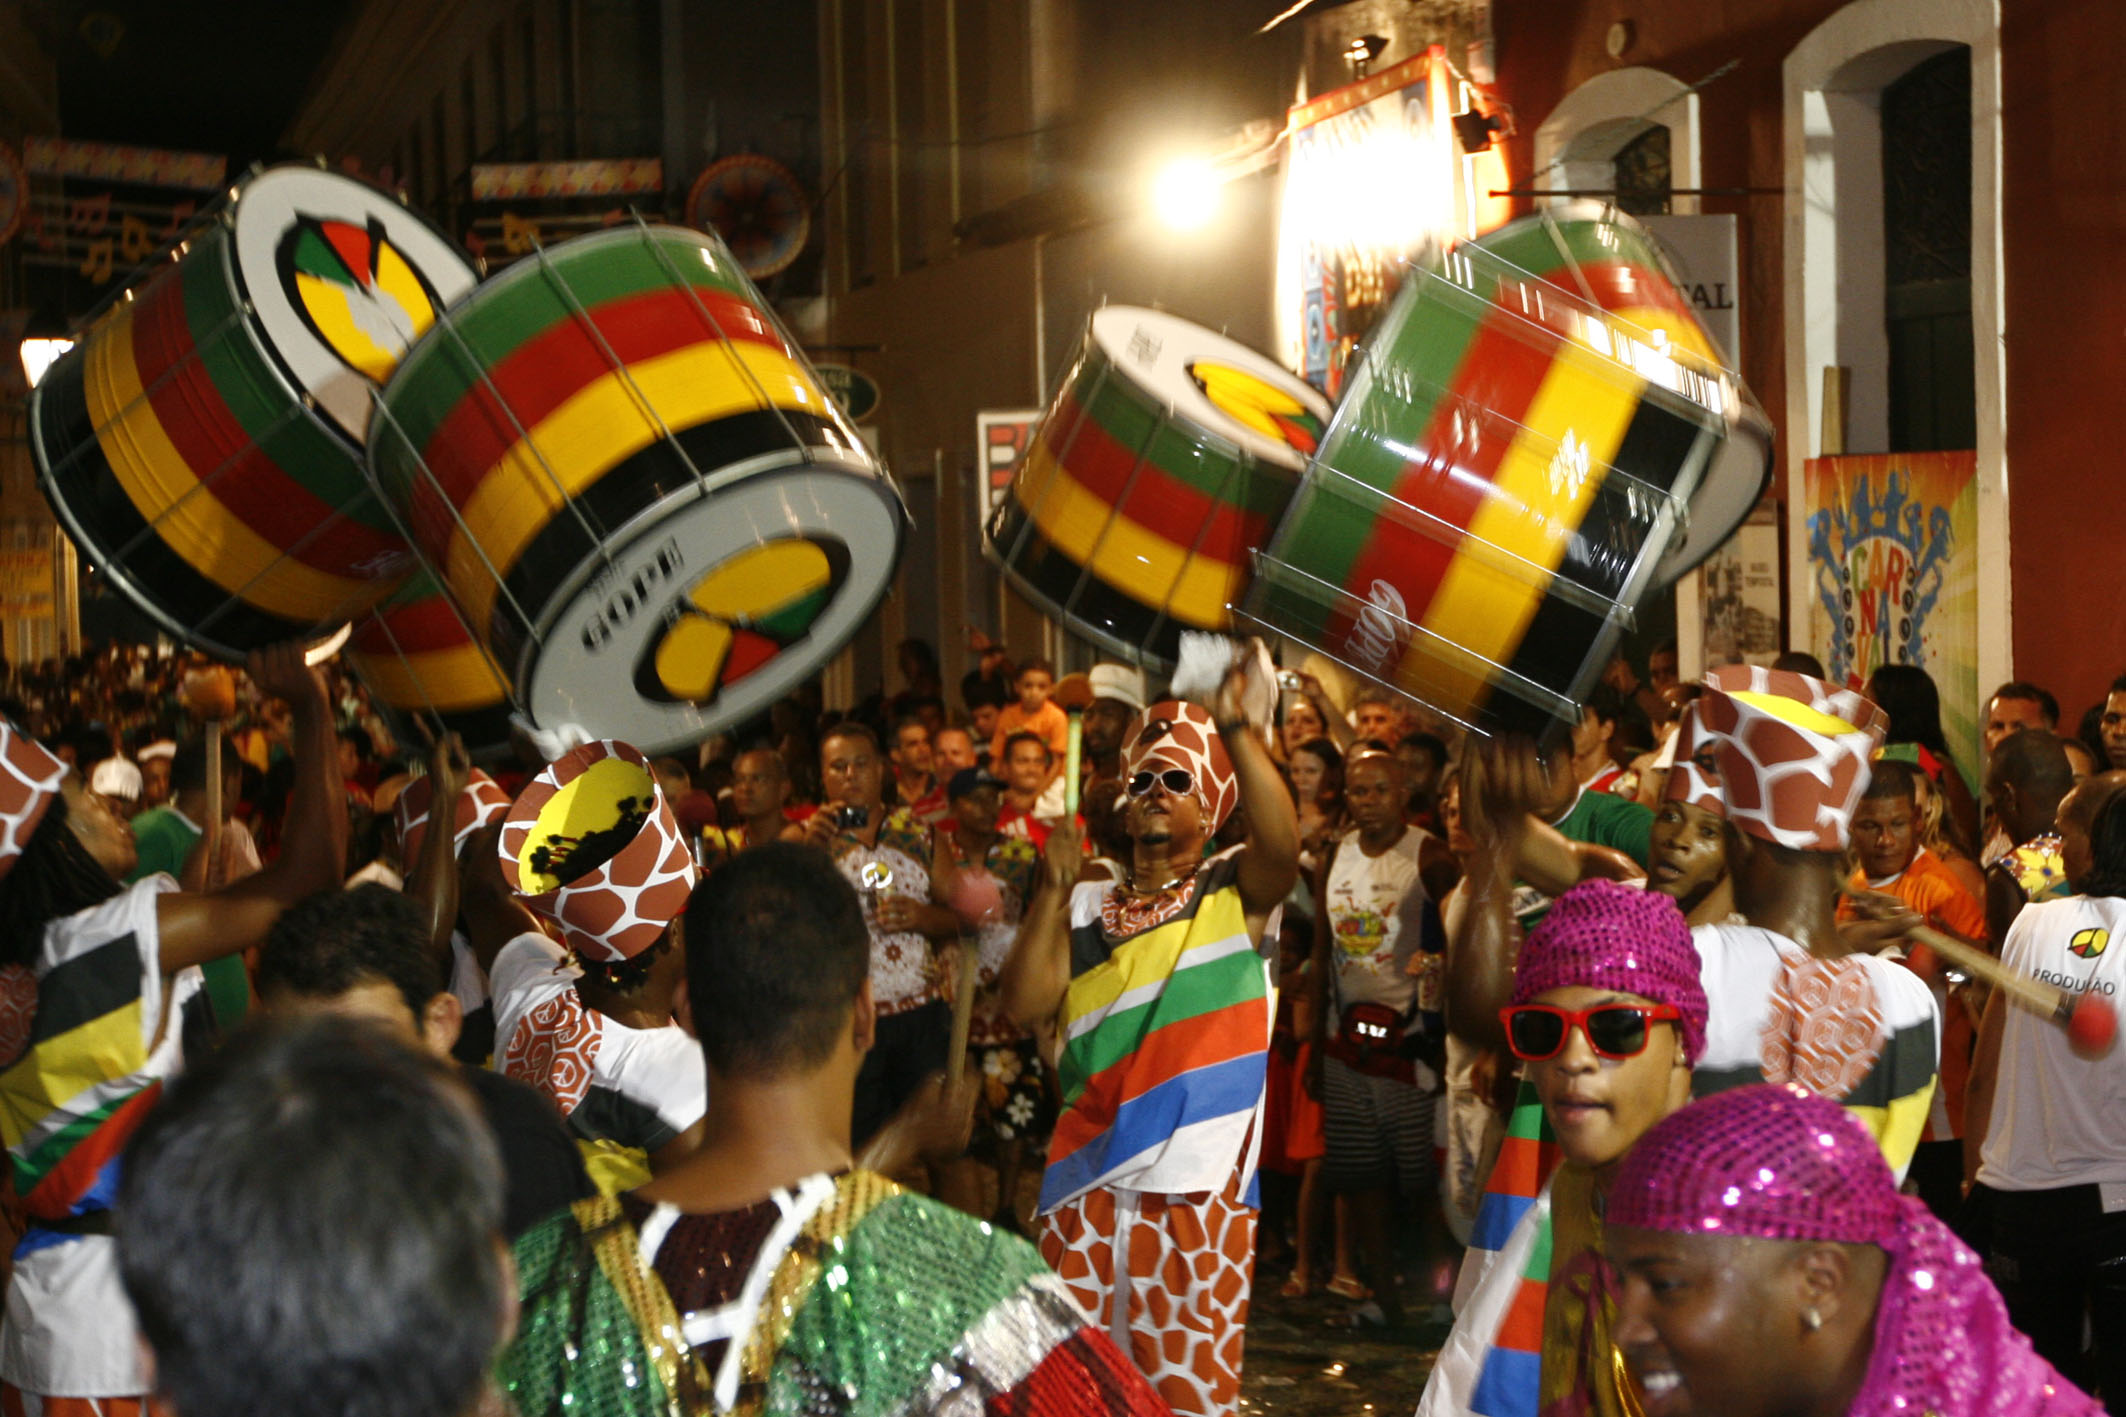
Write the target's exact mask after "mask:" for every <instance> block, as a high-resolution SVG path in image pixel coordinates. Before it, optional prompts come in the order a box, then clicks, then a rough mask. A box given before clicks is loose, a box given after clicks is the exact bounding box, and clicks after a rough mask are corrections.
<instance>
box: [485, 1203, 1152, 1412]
mask: <svg viewBox="0 0 2126 1417" xmlns="http://www.w3.org/2000/svg"><path fill="white" fill-rule="evenodd" d="M516 1256H517V1267H518V1276H519V1289H520V1295H521V1304H522V1315H521V1318H520V1320H519V1324H518V1334H517V1338H516V1339H515V1341H514V1342H513V1343H512V1344H511V1345H510V1347H509V1349H508V1350H507V1351H506V1352H505V1353H504V1355H503V1357H502V1359H501V1362H500V1364H499V1377H500V1380H501V1382H502V1385H503V1387H504V1388H505V1390H507V1391H508V1392H509V1394H510V1396H511V1399H512V1401H513V1403H514V1405H515V1408H516V1411H517V1412H518V1413H519V1414H520V1417H638V1414H639V1415H640V1417H650V1414H685V1415H686V1417H692V1414H695V1413H709V1412H715V1411H718V1410H720V1407H719V1404H718V1402H717V1401H716V1396H715V1389H716V1377H717V1374H716V1373H715V1372H713V1371H710V1370H709V1369H708V1368H707V1366H706V1365H704V1364H703V1363H702V1362H700V1361H699V1360H698V1358H697V1357H696V1355H695V1354H694V1353H693V1352H692V1351H690V1350H689V1348H688V1346H687V1343H686V1340H685V1337H684V1325H683V1323H682V1319H681V1316H680V1315H679V1314H678V1313H677V1312H676V1311H675V1310H674V1309H673V1307H672V1303H671V1300H670V1298H669V1296H668V1295H667V1294H666V1292H665V1289H664V1286H663V1285H662V1283H660V1282H659V1281H658V1279H657V1277H656V1275H655V1274H654V1272H653V1271H651V1269H650V1268H649V1267H648V1265H647V1264H646V1263H645V1262H644V1261H643V1260H642V1258H641V1255H640V1236H639V1234H638V1232H637V1231H636V1229H635V1227H634V1226H633V1225H631V1224H629V1223H628V1221H627V1219H626V1218H625V1217H624V1215H623V1214H622V1211H621V1208H620V1205H619V1203H618V1202H617V1201H614V1200H610V1199H605V1198H598V1199H593V1200H588V1201H583V1202H580V1203H579V1204H577V1205H576V1206H575V1207H574V1208H573V1209H572V1210H570V1211H566V1212H563V1213H561V1214H558V1215H556V1216H554V1217H553V1218H552V1219H550V1220H548V1221H546V1222H545V1223H543V1224H541V1225H539V1226H537V1227H535V1228H533V1229H532V1230H530V1231H527V1232H526V1233H525V1234H524V1235H523V1236H522V1237H521V1238H520V1239H519V1240H518V1241H517V1246H516ZM757 1277H758V1278H765V1279H766V1284H765V1290H764V1293H763V1294H762V1298H761V1302H760V1304H759V1307H758V1310H757V1313H756V1315H755V1316H754V1318H753V1321H752V1324H751V1326H750V1328H749V1329H748V1330H746V1331H745V1333H744V1335H743V1344H744V1346H743V1349H742V1350H741V1356H740V1358H739V1359H738V1360H736V1361H737V1382H736V1385H735V1389H734V1390H733V1397H734V1400H733V1402H732V1404H731V1410H733V1411H737V1412H741V1413H776V1414H782V1413H789V1414H800V1413H804V1414H812V1413H817V1414H829V1413H833V1414H848V1417H886V1414H892V1413H904V1412H906V1413H922V1412H929V1411H933V1410H936V1409H937V1408H938V1407H939V1406H940V1405H942V1404H945V1403H947V1402H948V1401H949V1402H950V1404H951V1405H952V1406H953V1407H954V1408H955V1410H960V1411H974V1410H977V1408H978V1407H979V1408H985V1409H987V1410H988V1411H990V1412H993V1413H998V1414H1002V1413H1012V1414H1019V1413H1024V1414H1029V1417H1039V1414H1046V1413H1062V1412H1088V1413H1089V1412H1103V1413H1106V1412H1122V1413H1146V1414H1149V1413H1154V1412H1161V1411H1164V1410H1165V1409H1164V1407H1163V1406H1162V1405H1161V1404H1160V1403H1159V1401H1158V1399H1157V1398H1156V1397H1155V1396H1154V1395H1153V1394H1152V1392H1151V1390H1150V1388H1149V1387H1148V1386H1146V1384H1145V1383H1144V1380H1143V1379H1142V1378H1141V1377H1140V1376H1139V1375H1138V1374H1137V1373H1136V1372H1135V1370H1134V1369H1132V1368H1130V1367H1129V1365H1128V1363H1127V1361H1126V1360H1124V1359H1123V1358H1122V1356H1121V1355H1120V1354H1119V1353H1118V1352H1117V1351H1116V1350H1115V1349H1114V1347H1113V1345H1112V1344H1110V1343H1108V1341H1107V1340H1106V1339H1105V1338H1104V1337H1102V1336H1100V1335H1098V1334H1095V1333H1093V1332H1091V1331H1090V1330H1087V1329H1086V1328H1085V1327H1084V1321H1083V1319H1082V1317H1081V1316H1080V1315H1079V1313H1078V1311H1077V1309H1076V1308H1075V1307H1074V1306H1073V1305H1072V1304H1071V1302H1070V1299H1069V1297H1068V1295H1067V1294H1066V1293H1065V1292H1064V1290H1063V1287H1062V1283H1061V1281H1060V1280H1058V1279H1057V1278H1056V1277H1055V1275H1054V1274H1052V1273H1050V1272H1049V1270H1048V1269H1047V1267H1046V1266H1044V1265H1043V1264H1042V1263H1041V1259H1040V1256H1039V1255H1038V1254H1036V1253H1035V1251H1034V1250H1033V1248H1032V1247H1031V1246H1030V1245H1028V1244H1026V1242H1024V1241H1023V1240H1020V1239H1018V1238H1016V1237H1014V1236H1010V1235H1006V1234H1003V1233H1002V1232H999V1231H997V1230H994V1229H992V1228H991V1227H989V1226H988V1225H985V1224H982V1223H980V1222H978V1221H976V1220H974V1219H972V1218H970V1217H968V1216H966V1215H963V1214H961V1213H960V1212H958V1211H955V1210H952V1209H950V1208H948V1207H946V1206H942V1205H939V1204H937V1203H936V1202H933V1201H931V1200H928V1199H926V1198H924V1197H922V1196H917V1195H912V1194H909V1193H908V1192H905V1191H902V1190H901V1189H900V1188H899V1187H897V1186H895V1185H894V1184H893V1183H892V1182H890V1181H887V1180H885V1179H884V1178H883V1177H879V1176H875V1175H872V1174H870V1173H868V1172H861V1171H859V1172H852V1173H850V1174H849V1175H846V1176H843V1177H841V1178H840V1179H839V1180H837V1181H835V1182H833V1183H832V1193H831V1195H830V1196H828V1197H827V1198H826V1200H825V1202H824V1203H823V1204H821V1205H820V1206H819V1208H818V1209H817V1210H815V1211H814V1212H813V1213H812V1214H811V1215H810V1217H809V1218H808V1219H807V1220H806V1221H805V1223H804V1224H803V1226H802V1228H801V1229H800V1230H799V1231H798V1233H797V1236H796V1238H795V1239H794V1240H793V1241H792V1242H791V1243H790V1244H789V1245H788V1247H787V1248H786V1249H784V1250H783V1251H782V1253H781V1254H780V1256H779V1258H778V1257H777V1256H774V1255H764V1256H763V1257H762V1258H761V1259H760V1260H759V1261H758V1266H757ZM970 1404H971V1405H970Z"/></svg>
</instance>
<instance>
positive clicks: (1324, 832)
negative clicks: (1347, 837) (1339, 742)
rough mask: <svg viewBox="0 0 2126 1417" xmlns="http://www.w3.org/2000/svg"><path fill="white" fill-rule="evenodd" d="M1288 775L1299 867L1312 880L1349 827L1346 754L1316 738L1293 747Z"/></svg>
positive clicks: (1327, 742)
mask: <svg viewBox="0 0 2126 1417" xmlns="http://www.w3.org/2000/svg"><path fill="white" fill-rule="evenodd" d="M1374 751H1376V752H1377V751H1379V750H1378V749H1375V750H1374ZM1285 776H1286V778H1287V779H1289V780H1290V782H1291V784H1292V804H1293V806H1294V808H1295V809H1296V810H1297V812H1298V816H1299V868H1300V871H1301V872H1302V873H1303V875H1304V876H1305V877H1306V878H1308V879H1311V878H1312V877H1313V876H1314V875H1315V873H1316V872H1317V871H1318V870H1319V868H1320V866H1321V863H1322V862H1323V861H1325V860H1327V859H1328V851H1329V848H1330V847H1331V846H1333V845H1334V844H1335V842H1336V839H1337V837H1339V836H1340V835H1342V833H1343V829H1344V826H1345V820H1344V759H1343V754H1341V753H1339V752H1337V751H1336V745H1335V744H1334V743H1331V742H1330V741H1329V740H1328V739H1326V738H1315V739H1312V740H1311V741H1309V742H1306V743H1302V744H1300V745H1299V747H1297V748H1295V749H1293V750H1292V752H1291V754H1290V756H1289V759H1288V761H1287V763H1286V765H1285Z"/></svg>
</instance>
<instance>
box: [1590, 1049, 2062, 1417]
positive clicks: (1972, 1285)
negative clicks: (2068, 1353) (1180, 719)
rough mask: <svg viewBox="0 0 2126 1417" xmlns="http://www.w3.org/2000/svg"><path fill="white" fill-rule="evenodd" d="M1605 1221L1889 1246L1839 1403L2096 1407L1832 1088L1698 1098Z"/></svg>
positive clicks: (2032, 1409) (1628, 1182) (1956, 1416)
mask: <svg viewBox="0 0 2126 1417" xmlns="http://www.w3.org/2000/svg"><path fill="white" fill-rule="evenodd" d="M1607 1220H1608V1224H1609V1226H1610V1228H1611V1229H1612V1230H1614V1229H1615V1228H1616V1227H1619V1226H1623V1227H1626V1228H1630V1229H1634V1230H1655V1231H1662V1232H1666V1233H1669V1234H1680V1235H1741V1236H1751V1237H1756V1238H1759V1239H1769V1240H1818V1241H1828V1242H1832V1243H1837V1244H1848V1245H1874V1246H1877V1247H1878V1248H1880V1249H1881V1250H1883V1251H1884V1253H1885V1254H1887V1255H1888V1256H1889V1269H1888V1272H1887V1273H1886V1274H1885V1275H1884V1276H1883V1283H1882V1299H1881V1302H1880V1305H1879V1307H1878V1309H1877V1312H1876V1318H1875V1337H1874V1343H1875V1348H1874V1352H1873V1355H1872V1356H1871V1357H1870V1359H1869V1361H1868V1372H1867V1377H1866V1378H1865V1380H1863V1382H1862V1384H1861V1389H1860V1392H1859V1394H1858V1396H1857V1397H1856V1398H1855V1399H1854V1401H1853V1404H1852V1406H1851V1407H1849V1408H1847V1409H1846V1411H1847V1414H1848V1417H1910V1414H1912V1413H1917V1412H1932V1413H1937V1414H1940V1417H1982V1415H1983V1417H1994V1414H1999V1417H2010V1414H2013V1417H2027V1414H2034V1413H2044V1414H2055V1413H2090V1414H2094V1413H2097V1412H2100V1411H2102V1408H2100V1407H2099V1406H2098V1405H2097V1403H2096V1402H2095V1401H2094V1400H2092V1399H2091V1398H2089V1397H2087V1396H2086V1395H2084V1394H2083V1393H2081V1392H2080V1391H2078V1390H2077V1389H2076V1388H2075V1387H2074V1386H2073V1385H2071V1384H2070V1383H2068V1381H2067V1380H2066V1379H2065V1378H2063V1377H2061V1376H2060V1375H2059V1374H2058V1373H2057V1372H2055V1371H2053V1369H2052V1367H2051V1366H2050V1365H2049V1364H2047V1363H2046V1362H2045V1361H2044V1360H2043V1359H2041V1358H2039V1357H2038V1356H2037V1354H2036V1353H2034V1352H2032V1351H2031V1348H2030V1340H2029V1339H2027V1338H2025V1337H2023V1335H2022V1334H2020V1333H2017V1332H2016V1331H2015V1329H2014V1327H2013V1326H2011V1325H2010V1324H2009V1322H2008V1310H2007V1306H2006V1305H2005V1304H2003V1303H2002V1302H2001V1297H2000V1294H1999V1292H1998V1291H1997V1290H1995V1289H1994V1287H1993V1283H1992V1281H1991V1280H1989V1279H1987V1278H1986V1275H1985V1271H1984V1269H1983V1268H1982V1267H1981V1265H1980V1261H1979V1258H1978V1256H1977V1255H1975V1254H1973V1253H1972V1252H1971V1251H1970V1250H1969V1249H1967V1248H1966V1247H1965V1246H1964V1244H1963V1242H1962V1241H1960V1240H1958V1239H1957V1238H1956V1236H1955V1235H1954V1234H1953V1233H1951V1232H1950V1230H1949V1228H1948V1227H1947V1226H1945V1225H1943V1224H1942V1223H1941V1222H1940V1221H1939V1220H1936V1219H1935V1218H1934V1216H1933V1214H1932V1213H1931V1212H1929V1211H1928V1210H1927V1207H1926V1205H1925V1204H1924V1203H1923V1202H1921V1201H1920V1200H1919V1199H1917V1198H1916V1197H1912V1196H1901V1195H1899V1194H1898V1192H1897V1182H1896V1181H1895V1179H1893V1178H1892V1176H1891V1175H1890V1168H1889V1167H1888V1166H1887V1165H1886V1164H1885V1163H1884V1161H1883V1159H1882V1150H1881V1148H1880V1146H1879V1145H1878V1144H1877V1143H1876V1141H1875V1139H1874V1138H1873V1137H1872V1136H1870V1135H1869V1134H1868V1130H1867V1128H1866V1127H1864V1126H1862V1125H1861V1123H1860V1122H1859V1121H1858V1120H1856V1119H1855V1118H1854V1117H1853V1116H1852V1114H1851V1113H1849V1112H1847V1111H1846V1110H1845V1109H1844V1108H1843V1107H1840V1106H1839V1105H1838V1104H1837V1103H1836V1102H1833V1101H1831V1100H1829V1099H1828V1098H1823V1097H1819V1096H1817V1095H1815V1094H1814V1093H1811V1092H1808V1091H1807V1090H1805V1089H1803V1088H1800V1087H1795V1086H1792V1085H1786V1086H1774V1085H1771V1084H1758V1085H1755V1086H1751V1087H1740V1088H1735V1089H1733V1090H1731V1091H1728V1092H1722V1093H1717V1094H1715V1095H1713V1096H1711V1097H1708V1098H1706V1099H1705V1100H1703V1101H1701V1102H1693V1103H1691V1104H1690V1105H1688V1106H1686V1107H1684V1108H1683V1109H1682V1110H1681V1111H1679V1112H1675V1113H1672V1114H1671V1115H1669V1116H1668V1117H1667V1118H1665V1119H1663V1120H1662V1121H1660V1122H1659V1123H1657V1124H1655V1126H1654V1127H1653V1129H1652V1130H1650V1131H1648V1132H1647V1133H1646V1135H1645V1136H1643V1137H1641V1138H1640V1139H1639V1143H1638V1145H1636V1146H1634V1147H1633V1148H1632V1149H1631V1151H1630V1153H1629V1154H1628V1155H1626V1157H1625V1158H1624V1165H1623V1167H1622V1168H1621V1169H1620V1170H1619V1172H1618V1175H1617V1179H1616V1184H1615V1185H1614V1186H1613V1187H1612V1188H1611V1190H1610V1194H1609V1211H1608V1217H1607Z"/></svg>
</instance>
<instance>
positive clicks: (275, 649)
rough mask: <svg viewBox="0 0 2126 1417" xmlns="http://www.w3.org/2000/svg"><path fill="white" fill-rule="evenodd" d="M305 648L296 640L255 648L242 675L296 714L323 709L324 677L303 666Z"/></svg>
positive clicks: (324, 701) (326, 702)
mask: <svg viewBox="0 0 2126 1417" xmlns="http://www.w3.org/2000/svg"><path fill="white" fill-rule="evenodd" d="M306 649H307V646H305V645H303V644H302V643H301V642H300V641H296V640H285V641H283V642H282V643H280V644H275V645H267V646H266V647H265V648H264V649H255V650H253V651H251V657H250V659H249V660H248V661H247V662H246V663H245V665H244V669H245V672H247V673H248V674H250V676H251V682H252V683H254V684H256V685H258V687H259V688H260V689H261V690H263V691H264V692H266V693H268V694H271V695H272V696H273V697H274V698H277V699H286V700H287V701H288V703H289V704H290V705H291V706H293V707H294V708H296V709H297V710H298V711H300V710H302V709H304V708H310V709H318V708H323V707H326V706H327V704H328V700H327V699H326V697H325V678H324V676H323V675H322V674H320V673H318V672H317V670H315V669H313V668H311V667H310V666H309V665H308V664H306V663H304V661H303V655H304V653H305V651H306Z"/></svg>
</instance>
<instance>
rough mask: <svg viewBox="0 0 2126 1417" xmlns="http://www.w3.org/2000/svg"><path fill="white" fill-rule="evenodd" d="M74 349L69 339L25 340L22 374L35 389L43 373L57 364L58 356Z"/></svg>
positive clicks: (23, 343) (23, 344)
mask: <svg viewBox="0 0 2126 1417" xmlns="http://www.w3.org/2000/svg"><path fill="white" fill-rule="evenodd" d="M73 347H74V342H73V341H72V340H70V339H26V340H24V341H23V342H22V372H23V373H24V374H25V375H27V376H28V377H29V381H30V387H31V388H33V389H34V388H36V387H37V381H38V380H39V379H42V378H43V377H44V371H45V370H47V369H49V368H51V367H52V366H53V365H54V364H56V363H58V362H59V356H60V355H62V354H64V353H66V352H67V351H68V350H70V349H72V348H73Z"/></svg>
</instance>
